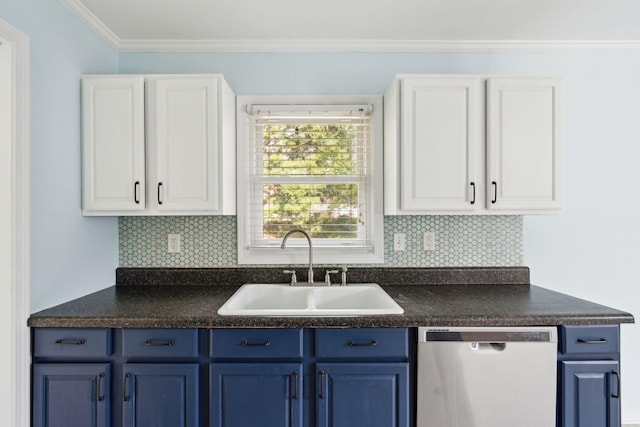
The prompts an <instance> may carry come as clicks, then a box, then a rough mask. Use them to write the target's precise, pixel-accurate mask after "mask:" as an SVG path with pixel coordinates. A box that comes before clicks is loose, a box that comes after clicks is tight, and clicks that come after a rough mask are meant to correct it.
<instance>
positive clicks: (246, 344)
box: [210, 329, 302, 359]
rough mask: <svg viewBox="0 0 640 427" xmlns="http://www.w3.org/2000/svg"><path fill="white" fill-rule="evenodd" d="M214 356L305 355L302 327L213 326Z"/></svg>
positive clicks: (291, 356) (212, 344)
mask: <svg viewBox="0 0 640 427" xmlns="http://www.w3.org/2000/svg"><path fill="white" fill-rule="evenodd" d="M210 348H211V357H214V358H246V359H269V358H273V359H275V358H284V359H300V358H302V329H212V330H211V346H210Z"/></svg>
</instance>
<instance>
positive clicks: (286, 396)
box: [209, 363, 303, 427]
mask: <svg viewBox="0 0 640 427" xmlns="http://www.w3.org/2000/svg"><path fill="white" fill-rule="evenodd" d="M209 384H210V385H209V386H210V387H211V390H210V395H211V404H210V426H211V427H300V426H302V401H303V397H302V364H300V363H213V364H211V368H210V381H209Z"/></svg>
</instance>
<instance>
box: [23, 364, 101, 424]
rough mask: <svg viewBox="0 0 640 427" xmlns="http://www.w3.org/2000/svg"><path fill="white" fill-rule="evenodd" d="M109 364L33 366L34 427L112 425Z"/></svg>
mask: <svg viewBox="0 0 640 427" xmlns="http://www.w3.org/2000/svg"><path fill="white" fill-rule="evenodd" d="M110 383H111V366H110V365H109V364H108V363H77V364H55V363H36V364H34V365H33V427H108V426H110V408H111V404H110V394H111V391H110Z"/></svg>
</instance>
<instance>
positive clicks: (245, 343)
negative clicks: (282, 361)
mask: <svg viewBox="0 0 640 427" xmlns="http://www.w3.org/2000/svg"><path fill="white" fill-rule="evenodd" d="M240 344H241V345H242V346H243V347H269V346H270V345H271V341H270V340H266V341H265V342H255V343H254V342H249V341H247V340H243V341H242V342H241V343H240Z"/></svg>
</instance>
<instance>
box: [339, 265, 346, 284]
mask: <svg viewBox="0 0 640 427" xmlns="http://www.w3.org/2000/svg"><path fill="white" fill-rule="evenodd" d="M340 270H342V277H341V279H342V283H340V286H347V267H345V266H342V268H341V269H340Z"/></svg>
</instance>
